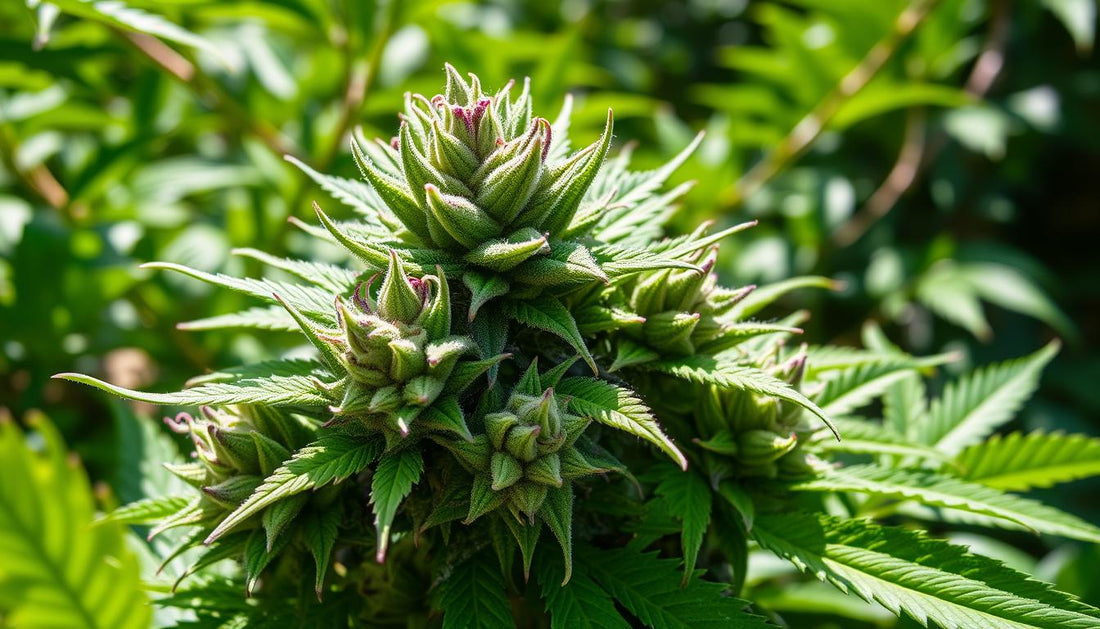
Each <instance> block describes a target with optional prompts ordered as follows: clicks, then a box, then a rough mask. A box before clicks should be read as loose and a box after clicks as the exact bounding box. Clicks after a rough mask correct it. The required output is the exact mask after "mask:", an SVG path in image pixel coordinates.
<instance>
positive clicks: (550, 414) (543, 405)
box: [518, 389, 561, 438]
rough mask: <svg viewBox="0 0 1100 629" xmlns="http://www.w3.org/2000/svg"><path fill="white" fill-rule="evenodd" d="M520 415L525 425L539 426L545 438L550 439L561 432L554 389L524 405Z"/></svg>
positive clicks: (519, 412)
mask: <svg viewBox="0 0 1100 629" xmlns="http://www.w3.org/2000/svg"><path fill="white" fill-rule="evenodd" d="M518 415H519V416H520V417H522V418H523V421H524V423H527V424H537V425H538V426H539V428H541V429H542V435H543V437H546V438H550V437H552V436H554V435H557V434H558V433H560V432H561V417H560V416H559V414H558V401H557V398H555V397H554V390H553V389H547V390H546V391H545V392H544V393H543V394H542V396H541V397H540V398H538V399H536V400H532V401H531V402H529V403H527V404H526V405H524V406H523V407H522V408H521V409H519V411H518Z"/></svg>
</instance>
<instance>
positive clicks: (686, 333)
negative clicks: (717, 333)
mask: <svg viewBox="0 0 1100 629" xmlns="http://www.w3.org/2000/svg"><path fill="white" fill-rule="evenodd" d="M698 324H699V313H697V312H690V313H689V312H674V311H666V312H659V313H657V314H655V315H650V316H649V317H647V318H646V322H645V325H643V326H642V334H643V336H644V337H645V340H646V343H648V344H649V345H650V346H652V347H655V348H657V349H660V350H664V351H666V352H674V353H677V354H692V353H694V351H695V348H694V346H693V345H692V343H691V333H692V332H694V331H695V326H696V325H698Z"/></svg>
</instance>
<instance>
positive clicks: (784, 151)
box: [723, 0, 936, 208]
mask: <svg viewBox="0 0 1100 629" xmlns="http://www.w3.org/2000/svg"><path fill="white" fill-rule="evenodd" d="M935 5H936V0H914V2H913V3H911V4H910V5H909V6H907V7H906V8H905V9H904V10H902V12H901V13H899V14H898V17H897V19H896V20H895V21H894V27H893V29H892V30H891V31H890V32H889V33H888V34H887V35H886V36H885V37H883V38H882V39H881V40H880V41H879V42H878V43H877V44H875V45H874V46H873V47H872V48H871V50H870V51H868V52H867V54H866V56H864V57H863V59H862V60H861V61H860V62H859V63H858V64H856V66H855V67H854V68H852V69H851V70H850V71H849V72H848V74H846V75H844V77H843V78H841V79H840V81H839V82H838V83H837V84H836V87H834V88H833V90H832V91H831V92H829V93H828V94H826V95H825V97H824V98H822V99H821V101H819V102H818V103H817V105H816V106H815V107H814V108H813V109H812V110H811V111H810V113H808V114H806V115H805V116H804V117H803V118H802V119H801V120H799V121H798V123H797V124H796V125H795V126H794V128H792V129H791V130H790V132H789V133H788V134H787V135H786V136H785V137H784V138H783V139H782V140H780V141H779V143H778V144H777V145H776V146H775V148H774V149H772V151H771V152H770V153H768V154H767V155H766V156H764V159H762V160H760V161H759V162H757V163H756V165H755V166H753V167H752V168H751V169H749V171H748V172H747V173H745V174H744V175H742V176H741V178H740V179H739V180H738V181H737V183H736V184H735V185H734V186H733V188H731V189H730V190H729V191H728V192H727V194H726V195H725V197H726V198H725V199H724V204H723V205H725V206H726V207H727V208H733V207H737V206H739V205H740V204H741V203H743V202H744V201H745V199H747V198H749V197H751V196H752V195H753V194H755V193H756V192H758V191H759V190H760V188H761V187H763V186H764V184H766V183H767V182H768V181H770V180H771V179H772V178H773V177H775V176H776V175H778V174H779V173H780V172H783V170H785V169H786V168H787V167H788V166H790V165H791V164H792V163H794V162H795V161H796V160H797V159H798V158H799V157H800V156H801V155H802V154H803V153H805V152H806V150H807V149H809V148H810V146H811V145H812V144H813V143H814V142H815V141H816V140H817V139H818V138H819V137H821V134H822V132H823V131H825V129H826V128H827V127H828V125H829V122H831V121H832V119H833V117H834V116H836V113H837V112H838V111H840V108H841V107H842V106H843V105H844V103H846V102H847V101H848V100H849V99H851V98H852V97H853V96H855V95H856V94H858V93H859V92H860V91H861V90H863V88H864V87H866V86H867V84H868V83H870V82H871V79H873V78H874V77H875V76H876V75H877V74H878V73H879V71H881V70H882V68H883V67H884V66H885V65H886V63H887V62H888V61H889V60H890V59H891V58H892V57H893V56H894V54H895V53H896V52H897V51H898V48H899V47H900V46H901V44H902V43H903V42H904V41H905V40H906V39H908V38H909V36H910V35H912V34H913V32H914V31H915V30H916V29H917V27H918V26H920V24H921V23H922V22H923V21H924V19H925V18H926V17H928V14H929V13H930V12H931V10H932V9H933V8H934V7H935Z"/></svg>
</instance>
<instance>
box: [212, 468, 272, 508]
mask: <svg viewBox="0 0 1100 629" xmlns="http://www.w3.org/2000/svg"><path fill="white" fill-rule="evenodd" d="M263 481H264V478H263V476H259V475H252V474H241V475H239V476H230V477H229V478H227V479H226V480H224V481H222V482H220V483H218V484H217V485H211V486H208V487H203V488H202V491H203V493H205V494H206V495H207V496H209V497H210V499H211V500H213V501H214V502H216V503H218V504H219V505H221V506H223V507H225V508H227V509H236V508H237V506H238V505H240V504H241V503H242V502H244V501H245V499H247V498H248V497H249V496H251V495H252V492H253V491H255V490H256V488H257V487H259V486H260V483H262V482H263Z"/></svg>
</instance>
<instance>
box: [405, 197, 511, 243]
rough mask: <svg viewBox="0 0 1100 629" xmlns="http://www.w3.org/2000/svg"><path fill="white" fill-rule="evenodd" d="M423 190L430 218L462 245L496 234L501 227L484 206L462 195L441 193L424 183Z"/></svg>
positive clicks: (480, 241)
mask: <svg viewBox="0 0 1100 629" xmlns="http://www.w3.org/2000/svg"><path fill="white" fill-rule="evenodd" d="M424 194H425V199H426V200H427V204H428V211H429V212H430V213H431V216H432V218H434V219H435V220H436V221H437V222H438V223H439V224H440V225H441V226H442V227H443V229H444V230H445V231H446V232H447V234H448V235H449V236H450V237H451V238H453V239H454V240H455V241H457V242H459V243H461V244H462V245H463V246H464V247H467V248H473V247H476V246H477V245H479V244H481V243H483V242H485V241H486V240H491V239H493V238H497V237H498V236H500V234H501V232H502V231H503V230H502V229H501V227H500V224H499V223H497V222H496V221H495V220H493V217H491V216H489V214H488V213H486V212H485V210H483V209H481V208H479V207H478V206H476V205H474V204H473V203H471V202H470V201H469V200H467V199H466V198H464V197H460V196H453V195H444V194H442V193H440V191H439V188H437V187H436V186H434V185H431V184H427V185H425V186H424ZM430 227H431V226H430V225H429V228H430Z"/></svg>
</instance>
